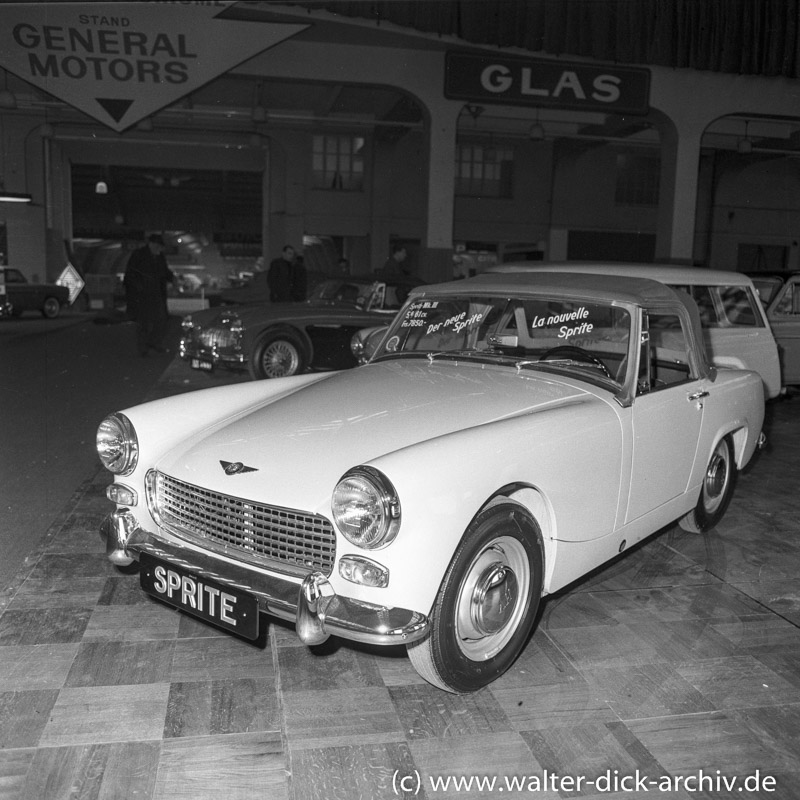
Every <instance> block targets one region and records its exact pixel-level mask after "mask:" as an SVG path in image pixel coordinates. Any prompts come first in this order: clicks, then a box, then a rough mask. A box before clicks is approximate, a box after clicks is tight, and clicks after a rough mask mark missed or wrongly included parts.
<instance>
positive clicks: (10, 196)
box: [0, 187, 33, 203]
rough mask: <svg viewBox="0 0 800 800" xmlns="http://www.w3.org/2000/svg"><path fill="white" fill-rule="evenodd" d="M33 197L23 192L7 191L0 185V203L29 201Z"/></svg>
mask: <svg viewBox="0 0 800 800" xmlns="http://www.w3.org/2000/svg"><path fill="white" fill-rule="evenodd" d="M32 201H33V197H32V196H31V195H29V194H26V193H24V192H7V191H6V190H5V189H3V188H2V187H0V203H30V202H32Z"/></svg>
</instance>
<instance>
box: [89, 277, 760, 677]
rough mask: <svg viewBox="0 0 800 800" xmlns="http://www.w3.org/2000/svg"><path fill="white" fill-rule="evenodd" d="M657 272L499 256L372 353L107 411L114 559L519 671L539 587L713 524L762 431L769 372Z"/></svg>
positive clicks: (187, 589)
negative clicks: (615, 273) (515, 267)
mask: <svg viewBox="0 0 800 800" xmlns="http://www.w3.org/2000/svg"><path fill="white" fill-rule="evenodd" d="M702 341H703V339H702V332H701V329H700V321H699V317H698V311H697V307H696V305H695V304H694V302H693V301H692V300H691V298H690V297H689V296H688V295H686V294H685V293H678V292H675V291H673V290H672V289H670V288H668V287H666V286H664V285H663V284H660V283H657V282H655V281H650V280H646V279H636V278H621V277H610V276H599V275H576V274H542V275H537V276H531V275H519V274H508V275H501V274H498V275H483V276H480V277H477V278H473V279H468V280H464V281H458V282H454V283H450V284H442V285H438V286H431V287H424V288H422V289H418V290H416V291H415V292H413V293H412V296H411V297H410V299H409V301H408V302H407V303H406V305H405V306H404V308H403V309H402V311H401V312H400V313H399V314H398V315H397V317H396V319H395V320H394V322H393V323H392V325H391V326H390V329H389V331H388V333H387V335H386V337H385V338H384V340H383V343H382V345H381V346H380V347H379V348H378V350H377V352H376V354H375V356H374V357H373V358H372V360H371V362H370V363H368V364H366V365H364V366H362V367H359V368H357V369H354V370H349V371H344V372H335V373H323V374H315V375H304V376H297V377H293V378H286V379H282V380H277V381H269V382H267V383H264V382H257V383H247V384H239V385H236V386H231V387H222V388H216V389H209V390H206V391H202V392H196V393H191V394H188V395H181V396H179V397H175V398H171V399H166V400H159V401H155V402H153V403H148V404H145V405H141V406H137V407H134V408H130V409H128V410H126V411H124V412H122V413H117V414H113V415H111V416H110V417H108V418H107V419H106V420H104V421H103V422H102V424H101V425H100V428H99V431H98V451H99V454H100V457H101V459H102V461H103V463H104V464H105V465H106V466H107V467H108V468H109V469H110V470H111V471H112V472H113V473H114V474H115V476H116V477H115V482H114V483H113V484H112V485H111V486H110V487H109V492H108V495H109V498H110V499H111V500H112V501H114V502H115V503H116V505H117V508H116V510H115V511H113V512H112V513H111V514H110V515H109V517H108V518H107V519H106V521H105V522H104V524H103V527H102V531H101V532H102V535H103V537H104V538H105V539H106V547H107V553H108V555H109V557H110V558H111V560H112V561H113V562H114V563H116V564H117V565H119V566H121V567H127V566H129V565H132V564H133V563H134V562H135V561H138V562H140V564H141V568H142V569H141V581H142V586H143V588H144V589H145V590H146V591H147V592H149V593H150V594H152V595H154V596H155V597H158V598H160V599H162V600H164V601H166V602H168V603H171V604H172V605H174V606H177V607H178V608H181V609H183V610H184V611H186V612H188V613H190V614H194V615H196V616H198V617H201V618H203V619H206V620H208V621H210V622H213V623H214V624H217V625H220V626H222V627H223V628H225V629H227V630H229V631H231V632H234V633H238V634H240V635H244V636H247V637H250V638H254V637H256V636H257V634H258V627H259V624H260V621H261V620H260V618H261V616H262V614H263V613H264V612H266V613H268V614H272V615H275V616H278V617H282V618H287V619H291V620H293V621H295V623H296V626H297V632H298V635H299V636H300V638H301V639H302V640H303V641H304V642H305V643H307V644H315V643H319V642H321V641H324V639H325V638H326V637H327V636H328V635H331V634H333V635H337V636H341V637H343V638H346V639H352V640H355V641H361V642H369V643H374V644H396V643H403V644H405V645H406V646H407V649H408V653H409V655H410V657H411V661H412V663H413V664H414V666H415V667H416V669H417V670H418V671H419V673H420V674H421V675H422V676H423V677H424V678H425V679H426V680H428V681H430V682H431V683H433V684H435V685H437V686H439V687H441V688H443V689H446V690H448V691H454V692H468V691H473V690H476V689H478V688H480V687H481V686H484V685H486V684H487V683H489V682H490V681H492V680H494V679H495V678H496V677H497V676H499V675H500V674H502V673H503V672H504V671H505V670H506V669H508V667H509V666H510V665H511V664H512V663H513V661H514V659H515V658H516V657H517V655H518V654H519V652H520V650H521V649H522V648H523V647H524V645H525V643H526V641H527V640H528V637H529V635H530V633H531V630H532V628H533V626H534V624H535V621H536V618H537V610H538V606H539V603H540V599H541V598H542V596H544V595H546V594H548V593H551V592H554V591H556V590H558V589H561V588H562V587H564V586H566V585H567V584H569V583H570V582H572V581H574V580H576V579H577V578H579V577H581V576H582V575H584V574H586V573H587V572H589V571H590V570H592V569H594V568H595V567H597V566H598V565H600V564H602V563H603V562H605V561H607V560H608V559H611V558H612V557H614V556H616V555H617V554H618V553H620V552H623V551H624V550H626V549H627V548H629V547H631V546H632V545H633V544H635V543H636V542H638V541H639V540H641V539H642V538H644V537H646V536H648V535H650V534H652V533H653V532H655V531H657V530H658V529H660V528H662V527H663V526H665V525H668V524H670V523H672V522H673V521H675V520H680V524H681V525H682V526H683V527H685V528H687V529H688V530H693V531H699V530H703V529H706V528H708V527H710V526H712V525H714V524H715V523H716V522H717V521H718V520H719V519H720V517H721V516H722V514H723V513H724V511H725V508H726V506H727V505H728V502H729V501H730V498H731V495H732V492H733V488H734V484H735V478H736V473H737V468H740V467H742V466H743V465H745V464H746V463H747V462H748V461H749V460H750V458H751V456H752V455H753V453H754V451H755V449H756V447H757V445H758V443H759V440H760V435H761V425H762V421H763V414H764V392H763V390H762V385H761V380H760V378H759V376H758V375H757V374H755V373H752V372H748V371H744V370H735V369H724V368H719V369H717V368H714V367H712V366H711V365H710V364H709V363H708V361H707V359H706V356H705V352H704V349H703V344H702Z"/></svg>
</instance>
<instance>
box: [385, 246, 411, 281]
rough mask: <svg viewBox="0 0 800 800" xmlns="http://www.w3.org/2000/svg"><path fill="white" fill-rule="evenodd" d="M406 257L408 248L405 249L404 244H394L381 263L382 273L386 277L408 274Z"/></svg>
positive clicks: (399, 276)
mask: <svg viewBox="0 0 800 800" xmlns="http://www.w3.org/2000/svg"><path fill="white" fill-rule="evenodd" d="M407 258H408V250H406V247H405V245H402V244H398V245H395V246H394V247H393V248H392V254H391V255H390V256H389V258H387V259H386V263H385V264H384V265H383V271H382V275H383V276H384V277H386V278H401V277H404V276H407V275H409V274H410V271H409V266H408V264H407V263H406V259H407Z"/></svg>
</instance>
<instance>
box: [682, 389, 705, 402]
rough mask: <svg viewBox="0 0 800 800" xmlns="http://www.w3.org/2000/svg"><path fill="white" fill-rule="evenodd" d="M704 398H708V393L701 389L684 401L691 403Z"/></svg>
mask: <svg viewBox="0 0 800 800" xmlns="http://www.w3.org/2000/svg"><path fill="white" fill-rule="evenodd" d="M704 397H708V392H707V391H705V389H701V390H700V391H699V392H693V393H692V394H690V395H689V396H688V397H687V398H686V399H687V400H688V401H689V402H690V403H692V402H694V401H695V400H702V399H703V398H704Z"/></svg>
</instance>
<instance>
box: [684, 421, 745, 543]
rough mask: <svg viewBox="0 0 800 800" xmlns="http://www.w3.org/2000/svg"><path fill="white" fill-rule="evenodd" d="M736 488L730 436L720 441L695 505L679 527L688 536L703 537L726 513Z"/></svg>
mask: <svg viewBox="0 0 800 800" xmlns="http://www.w3.org/2000/svg"><path fill="white" fill-rule="evenodd" d="M735 485H736V462H735V461H734V456H733V442H732V441H731V437H730V436H726V437H725V438H724V439H721V440H720V441H719V443H718V444H717V446H716V447H715V448H714V452H713V453H712V454H711V459H710V460H709V462H708V467H707V468H706V473H705V475H704V476H703V487H702V489H701V490H700V497H699V499H698V500H697V505H696V506H695V507H694V508H693V509H692V510H691V511H690V512H689V513H688V514H687V515H686V516H685V517H683V518H682V519H681V520H679V522H678V525H680V527H681V528H683V530H685V531H689V533H703V532H704V531H707V530H709V528H713V527H714V526H715V525H716V524H717V523H718V522H719V521H720V520H721V519H722V515H723V514H724V513H725V509H726V508H727V507H728V503H730V501H731V497H732V496H733V489H734V486H735Z"/></svg>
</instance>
